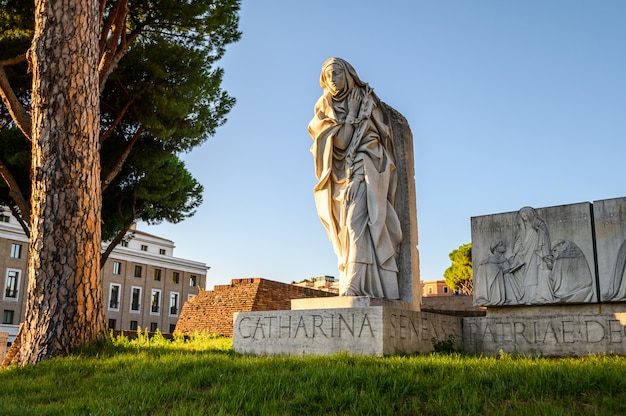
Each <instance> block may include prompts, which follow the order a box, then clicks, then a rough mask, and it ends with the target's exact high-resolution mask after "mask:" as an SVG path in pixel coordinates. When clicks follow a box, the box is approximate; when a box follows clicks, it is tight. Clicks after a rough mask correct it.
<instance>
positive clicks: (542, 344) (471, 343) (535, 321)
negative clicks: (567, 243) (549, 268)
mask: <svg viewBox="0 0 626 416" xmlns="http://www.w3.org/2000/svg"><path fill="white" fill-rule="evenodd" d="M624 310H625V309H624V305H623V304H622V305H610V304H608V305H607V304H589V305H571V306H558V307H557V306H546V307H533V306H529V307H523V308H522V307H519V308H499V310H491V309H489V310H488V314H487V316H486V317H484V318H463V347H464V350H465V351H466V352H472V353H483V354H496V353H499V352H500V351H502V352H505V353H509V354H524V355H542V356H586V355H591V354H620V355H626V312H623V311H624Z"/></svg>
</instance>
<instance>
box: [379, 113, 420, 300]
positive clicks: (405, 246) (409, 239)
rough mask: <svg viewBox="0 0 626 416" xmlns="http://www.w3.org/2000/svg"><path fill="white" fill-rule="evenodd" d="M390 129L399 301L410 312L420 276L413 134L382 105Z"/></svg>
mask: <svg viewBox="0 0 626 416" xmlns="http://www.w3.org/2000/svg"><path fill="white" fill-rule="evenodd" d="M381 107H382V109H383V112H384V114H385V116H386V117H387V118H388V120H389V121H388V124H389V127H390V128H391V137H392V139H393V147H394V151H395V159H396V171H397V172H398V192H397V196H396V200H395V209H396V213H397V214H398V218H399V219H400V227H401V228H402V242H401V243H400V248H399V250H398V254H397V257H396V258H397V262H398V284H399V286H400V300H402V301H403V302H410V303H412V306H411V309H413V310H420V304H421V299H422V292H421V285H420V272H419V252H418V249H417V245H418V231H417V230H418V227H417V196H416V193H415V163H414V153H413V133H411V129H410V127H409V123H408V121H407V120H406V118H405V117H404V116H403V115H402V114H400V113H399V112H398V111H397V110H395V109H394V108H392V107H391V106H389V105H387V104H385V103H384V102H381Z"/></svg>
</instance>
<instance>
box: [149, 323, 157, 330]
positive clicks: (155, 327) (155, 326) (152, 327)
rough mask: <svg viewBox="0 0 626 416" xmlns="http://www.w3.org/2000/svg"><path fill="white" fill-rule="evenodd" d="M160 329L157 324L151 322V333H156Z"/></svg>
mask: <svg viewBox="0 0 626 416" xmlns="http://www.w3.org/2000/svg"><path fill="white" fill-rule="evenodd" d="M157 329H158V327H157V323H156V322H150V332H156V330H157Z"/></svg>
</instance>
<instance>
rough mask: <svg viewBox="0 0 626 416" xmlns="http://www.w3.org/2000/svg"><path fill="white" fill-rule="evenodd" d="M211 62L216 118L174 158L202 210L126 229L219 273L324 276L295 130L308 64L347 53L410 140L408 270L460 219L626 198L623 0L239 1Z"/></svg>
mask: <svg viewBox="0 0 626 416" xmlns="http://www.w3.org/2000/svg"><path fill="white" fill-rule="evenodd" d="M240 29H241V30H242V31H243V36H242V39H241V41H239V42H238V43H236V44H233V45H231V46H229V47H228V49H227V52H226V56H225V58H224V59H223V60H222V61H221V62H220V66H221V67H222V68H224V70H225V77H224V83H223V86H224V88H225V89H226V90H227V91H228V92H229V93H230V94H231V95H233V96H234V97H236V99H237V105H236V106H235V108H234V109H233V111H232V112H231V113H230V114H229V116H228V122H227V123H226V124H225V125H224V126H222V127H221V128H220V129H219V130H218V131H217V134H216V135H215V136H214V137H212V138H210V139H209V140H208V141H207V142H206V143H205V144H204V145H203V146H202V147H200V148H197V149H195V150H194V151H193V152H191V153H189V154H185V155H183V159H184V160H185V161H186V164H187V167H188V169H189V170H190V171H191V172H192V173H193V174H194V176H195V177H196V178H197V179H198V180H199V181H200V182H201V183H202V184H203V185H204V187H205V195H204V201H205V202H204V204H203V205H202V206H201V207H200V208H199V209H198V211H197V214H196V215H195V216H194V217H193V218H191V219H188V220H186V221H184V222H182V223H180V224H176V225H171V224H162V225H158V226H149V227H148V226H146V225H145V224H141V225H140V229H142V230H143V231H146V232H149V233H153V234H157V235H161V236H163V237H166V238H169V239H171V240H174V242H175V244H176V249H175V252H174V254H175V255H176V256H177V257H183V258H188V259H192V260H197V261H202V262H205V263H206V264H207V265H208V266H210V267H211V269H210V270H209V272H208V275H207V287H208V288H211V287H212V286H213V285H215V284H226V283H229V282H230V280H231V279H233V278H241V277H263V278H266V279H271V280H278V281H283V282H291V281H294V280H295V281H299V280H302V279H305V278H310V277H313V276H319V275H333V276H338V272H337V266H336V264H337V260H336V257H335V255H334V252H333V250H332V247H331V244H330V242H329V241H328V238H327V236H326V233H325V231H324V229H323V227H322V225H321V224H320V222H319V220H318V218H317V214H316V211H315V204H314V200H313V193H312V189H313V186H314V184H315V177H314V171H313V160H312V156H311V153H310V151H309V148H310V145H311V138H310V136H309V135H308V133H307V124H308V123H309V121H310V119H311V117H312V116H313V106H314V104H315V101H316V100H317V98H318V97H319V96H320V94H321V89H320V86H319V83H318V79H319V72H320V68H321V64H322V62H323V61H324V60H325V59H326V58H328V57H331V56H338V57H341V58H344V59H346V60H347V61H349V62H350V63H351V64H352V65H353V66H354V67H355V69H356V70H357V72H358V73H359V76H360V77H361V79H363V80H364V81H366V82H368V83H369V84H370V85H371V86H372V87H373V88H374V89H375V90H376V92H377V94H378V95H379V97H380V98H381V99H382V100H383V101H385V102H386V103H388V104H389V105H391V106H392V107H394V108H396V109H397V110H398V111H400V112H401V113H402V114H403V115H404V116H405V117H406V118H407V120H408V121H409V124H410V126H411V130H412V132H413V136H414V149H415V174H416V178H415V179H416V188H417V207H418V224H419V246H418V248H419V251H420V263H421V266H420V270H421V278H422V280H436V279H441V278H443V272H444V270H445V269H446V268H447V267H448V266H449V265H450V261H449V258H448V254H449V253H450V251H452V250H453V249H455V248H457V247H458V246H459V245H461V244H465V243H467V242H470V240H471V235H470V218H471V217H472V216H479V215H487V214H493V213H499V212H508V211H515V210H518V209H519V208H521V207H522V206H525V205H530V206H533V207H537V208H539V207H548V206H554V205H563V204H568V203H577V202H584V201H594V200H600V199H608V198H616V197H622V196H626V162H625V159H626V1H623V0H598V1H578V0H549V1H545V0H525V1H512V0H511V1H501V0H474V1H467V0H429V1H424V0H390V1H384V2H383V1H357V0H354V1H346V0H344V1H341V0H336V1H327V0H318V1H315V2H310V1H306V2H301V1H293V0H262V1H261V0H256V1H253V0H244V1H243V4H242V9H241V22H240Z"/></svg>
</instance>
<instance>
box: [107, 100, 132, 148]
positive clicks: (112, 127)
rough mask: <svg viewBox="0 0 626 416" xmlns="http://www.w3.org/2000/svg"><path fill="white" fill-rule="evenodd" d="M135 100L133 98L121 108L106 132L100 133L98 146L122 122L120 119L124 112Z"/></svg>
mask: <svg viewBox="0 0 626 416" xmlns="http://www.w3.org/2000/svg"><path fill="white" fill-rule="evenodd" d="M136 99H137V97H133V98H131V99H130V100H129V101H128V102H127V103H126V104H125V105H124V108H122V110H121V111H120V113H119V114H118V116H117V118H116V119H115V121H113V124H111V126H110V127H109V128H108V129H107V131H105V132H104V133H102V135H101V136H100V144H102V143H104V141H105V140H106V139H107V138H108V137H109V136H110V135H111V133H112V132H113V130H115V127H117V126H118V125H119V124H120V122H121V121H122V119H123V118H124V116H125V115H126V112H127V111H128V109H129V108H130V106H131V105H132V104H133V103H134V102H135V100H136Z"/></svg>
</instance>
